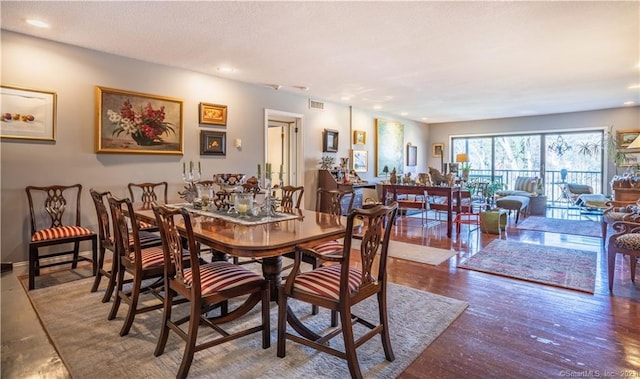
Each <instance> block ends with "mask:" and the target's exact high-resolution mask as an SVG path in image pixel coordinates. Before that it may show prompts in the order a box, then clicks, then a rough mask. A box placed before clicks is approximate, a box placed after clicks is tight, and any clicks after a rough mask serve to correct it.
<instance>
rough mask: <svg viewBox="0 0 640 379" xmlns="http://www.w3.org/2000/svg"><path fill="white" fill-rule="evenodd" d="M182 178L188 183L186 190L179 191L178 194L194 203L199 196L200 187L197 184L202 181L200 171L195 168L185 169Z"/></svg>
mask: <svg viewBox="0 0 640 379" xmlns="http://www.w3.org/2000/svg"><path fill="white" fill-rule="evenodd" d="M182 180H183V181H184V182H185V183H187V185H186V186H185V187H184V191H183V192H178V194H179V195H180V197H181V198H183V199H185V200H186V201H188V202H189V203H194V202H195V200H196V199H197V198H198V189H197V188H196V184H197V183H198V182H199V181H200V172H199V171H196V170H193V169H191V170H189V171H183V172H182Z"/></svg>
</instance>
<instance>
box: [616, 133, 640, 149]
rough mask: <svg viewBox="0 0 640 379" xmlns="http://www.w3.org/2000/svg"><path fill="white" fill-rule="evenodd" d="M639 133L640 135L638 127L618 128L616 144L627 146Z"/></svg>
mask: <svg viewBox="0 0 640 379" xmlns="http://www.w3.org/2000/svg"><path fill="white" fill-rule="evenodd" d="M639 135H640V129H632V130H619V131H618V146H619V147H627V146H629V145H631V142H633V141H634V140H635V139H636V138H637V137H638V136H639Z"/></svg>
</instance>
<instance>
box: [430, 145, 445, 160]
mask: <svg viewBox="0 0 640 379" xmlns="http://www.w3.org/2000/svg"><path fill="white" fill-rule="evenodd" d="M443 151H444V143H434V144H433V152H432V155H433V157H434V158H441V157H442V152H443Z"/></svg>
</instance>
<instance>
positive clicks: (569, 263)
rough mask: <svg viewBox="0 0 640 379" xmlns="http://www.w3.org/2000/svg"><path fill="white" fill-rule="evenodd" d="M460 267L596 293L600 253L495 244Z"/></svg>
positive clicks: (532, 245)
mask: <svg viewBox="0 0 640 379" xmlns="http://www.w3.org/2000/svg"><path fill="white" fill-rule="evenodd" d="M458 267H461V268H466V269H469V270H474V271H481V272H486V273H489V274H496V275H502V276H507V277H511V278H516V279H521V280H526V281H530V282H536V283H542V284H548V285H552V286H557V287H562V288H568V289H573V290H578V291H583V292H588V293H593V292H594V290H595V281H596V267H597V253H595V252H593V251H583V250H575V249H566V248H560V247H550V246H543V245H534V244H529V243H520V242H512V241H505V240H494V241H492V242H491V243H490V244H489V245H487V246H486V247H485V248H484V249H482V250H481V251H479V252H478V253H477V254H475V255H474V256H472V257H471V258H469V259H467V260H466V261H464V262H462V263H461V264H459V265H458Z"/></svg>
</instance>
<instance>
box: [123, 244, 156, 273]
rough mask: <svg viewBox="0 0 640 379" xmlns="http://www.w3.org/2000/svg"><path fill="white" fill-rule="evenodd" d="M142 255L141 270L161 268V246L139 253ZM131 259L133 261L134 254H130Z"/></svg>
mask: <svg viewBox="0 0 640 379" xmlns="http://www.w3.org/2000/svg"><path fill="white" fill-rule="evenodd" d="M140 252H141V253H142V268H143V269H146V268H150V267H153V266H162V265H163V264H164V252H163V250H162V246H154V247H148V248H146V249H142V250H141V251H140ZM130 257H131V259H132V260H134V259H135V254H134V253H131V255H130Z"/></svg>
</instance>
